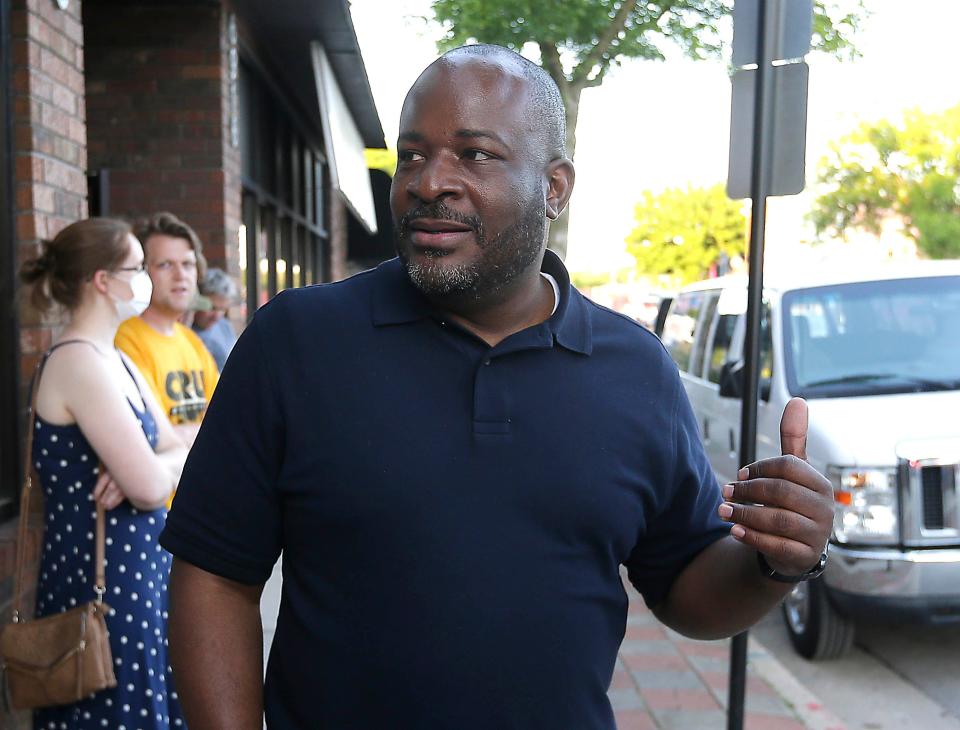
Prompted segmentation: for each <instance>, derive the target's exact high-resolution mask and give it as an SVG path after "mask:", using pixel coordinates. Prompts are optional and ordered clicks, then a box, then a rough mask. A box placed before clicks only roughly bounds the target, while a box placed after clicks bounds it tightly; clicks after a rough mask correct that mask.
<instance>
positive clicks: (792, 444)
mask: <svg viewBox="0 0 960 730" xmlns="http://www.w3.org/2000/svg"><path fill="white" fill-rule="evenodd" d="M780 453H782V454H784V455H786V454H792V455H793V456H798V457H800V458H801V459H803V460H804V461H806V460H807V402H806V401H805V400H804V399H803V398H791V399H790V402H789V403H787V407H786V408H784V409H783V416H782V417H781V418H780Z"/></svg>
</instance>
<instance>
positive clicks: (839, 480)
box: [827, 466, 900, 545]
mask: <svg viewBox="0 0 960 730" xmlns="http://www.w3.org/2000/svg"><path fill="white" fill-rule="evenodd" d="M827 476H828V477H829V478H830V481H831V482H833V499H834V512H833V536H834V539H835V540H836V541H837V542H840V543H866V544H871V545H889V544H892V543H895V542H897V535H898V524H897V523H898V515H899V513H900V510H899V505H898V503H897V499H898V495H897V472H896V470H895V469H864V468H859V467H855V468H847V467H835V466H834V467H828V468H827Z"/></svg>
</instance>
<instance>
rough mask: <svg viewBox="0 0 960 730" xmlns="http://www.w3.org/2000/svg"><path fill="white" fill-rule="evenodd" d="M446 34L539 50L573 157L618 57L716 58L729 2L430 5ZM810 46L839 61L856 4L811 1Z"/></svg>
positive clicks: (554, 244) (512, 0)
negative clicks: (585, 118) (587, 111)
mask: <svg viewBox="0 0 960 730" xmlns="http://www.w3.org/2000/svg"><path fill="white" fill-rule="evenodd" d="M432 7H433V12H434V16H435V18H436V20H437V21H439V22H440V23H441V24H443V26H444V27H445V28H446V35H445V36H444V38H443V39H442V40H441V41H440V44H439V45H440V50H447V49H449V48H453V47H456V46H459V45H463V44H466V43H470V42H473V41H479V42H481V43H496V44H498V45H501V46H507V47H508V48H512V49H514V50H516V51H520V50H521V49H522V48H523V46H524V45H525V44H527V43H534V44H536V45H537V47H538V48H539V50H540V64H541V65H542V66H543V68H544V69H546V71H547V72H548V73H549V74H550V76H551V77H552V78H553V80H554V81H556V82H557V86H559V87H560V93H561V94H562V95H563V100H564V103H565V104H566V109H567V140H566V142H567V155H568V156H569V157H570V158H571V159H572V158H573V156H574V153H575V152H576V147H577V142H576V129H577V118H578V116H579V113H580V95H581V94H582V92H583V90H584V89H587V88H589V87H591V86H599V85H600V84H602V83H603V80H604V77H605V76H606V75H607V72H608V71H609V70H610V69H611V68H612V67H613V66H615V65H617V64H619V63H621V62H622V60H623V59H625V58H640V59H648V60H663V59H664V48H665V47H666V46H667V45H668V44H670V43H673V44H675V45H677V46H679V48H680V49H681V50H682V51H683V52H684V53H685V54H686V55H687V56H689V57H691V58H694V59H706V58H717V57H719V55H720V51H721V41H720V35H719V32H718V26H719V25H720V21H721V19H722V18H723V17H724V16H726V15H728V14H729V13H730V11H731V10H732V8H733V0H647V1H646V2H639V0H434V2H433V3H432ZM814 7H815V9H814V24H813V28H814V37H813V45H814V48H817V49H818V50H822V51H826V52H828V53H832V54H834V55H837V56H840V57H844V56H850V55H854V54H855V49H854V47H853V46H852V45H851V39H852V37H853V35H854V34H855V33H856V31H857V29H858V28H859V26H860V24H861V21H862V19H863V17H864V14H865V11H864V9H863V0H817V2H816V3H815V6H814ZM566 238H567V214H566V213H564V215H563V216H561V218H560V220H558V221H557V222H556V223H554V224H553V226H551V231H550V239H551V240H550V246H551V248H553V249H554V250H557V251H559V252H560V253H561V255H562V254H564V253H565V252H566Z"/></svg>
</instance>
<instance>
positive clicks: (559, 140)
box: [410, 43, 566, 160]
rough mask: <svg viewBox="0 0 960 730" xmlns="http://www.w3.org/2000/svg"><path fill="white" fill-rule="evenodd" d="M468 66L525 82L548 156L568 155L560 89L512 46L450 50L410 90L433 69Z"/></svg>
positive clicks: (524, 86) (534, 118)
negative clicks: (478, 67)
mask: <svg viewBox="0 0 960 730" xmlns="http://www.w3.org/2000/svg"><path fill="white" fill-rule="evenodd" d="M466 66H481V67H485V68H486V69H487V70H489V71H490V72H496V73H500V74H502V75H503V76H505V77H508V78H509V77H512V78H513V80H515V81H520V82H522V87H523V89H524V90H525V91H526V97H527V98H526V101H527V104H529V107H530V113H529V117H528V119H530V120H531V122H532V123H533V127H534V128H535V129H536V131H537V132H538V133H539V135H540V137H541V138H542V146H543V149H544V152H545V154H546V157H547V159H548V160H556V159H560V158H562V157H564V156H565V155H566V115H565V112H564V106H563V97H561V96H560V89H558V88H557V84H556V83H555V82H554V80H553V79H552V78H550V75H549V74H548V73H547V72H546V71H544V70H543V69H542V68H540V66H538V65H537V64H535V63H534V62H533V61H531V60H530V59H528V58H524V57H523V56H521V55H520V54H519V53H515V52H514V51H511V50H510V49H509V48H504V47H503V46H495V45H490V44H486V43H482V44H474V45H469V46H460V47H459V48H454V49H453V50H450V51H447V52H446V53H444V54H443V55H442V56H440V58H438V59H437V60H436V61H434V62H433V63H432V64H430V65H429V66H428V67H427V68H426V69H425V70H424V72H423V73H422V74H421V75H420V78H418V79H417V81H416V82H415V83H414V85H413V87H412V88H411V90H410V91H411V93H413V92H414V91H415V90H416V88H417V86H418V85H419V84H420V83H421V81H422V80H425V77H427V76H428V75H429V74H430V72H431V71H432V70H437V69H438V68H443V67H446V68H448V69H450V70H453V69H459V68H462V67H466Z"/></svg>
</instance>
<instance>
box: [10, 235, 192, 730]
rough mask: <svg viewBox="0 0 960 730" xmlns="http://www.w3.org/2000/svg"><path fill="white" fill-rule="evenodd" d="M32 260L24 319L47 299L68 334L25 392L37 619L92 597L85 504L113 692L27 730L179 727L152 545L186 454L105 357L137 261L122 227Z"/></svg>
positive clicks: (126, 306)
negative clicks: (32, 410)
mask: <svg viewBox="0 0 960 730" xmlns="http://www.w3.org/2000/svg"><path fill="white" fill-rule="evenodd" d="M44 248H45V250H44V253H43V254H42V255H41V256H40V257H39V258H38V259H37V260H35V261H32V262H29V263H28V264H26V265H25V266H24V268H23V270H22V272H21V277H22V278H23V280H24V281H25V282H26V283H28V284H32V285H33V293H32V294H33V302H34V304H35V306H37V308H38V309H41V310H44V309H46V308H48V307H49V306H50V304H51V299H52V300H54V301H56V302H58V303H60V304H62V305H64V306H65V307H66V308H67V309H68V310H69V312H70V324H69V325H68V326H67V327H66V329H65V330H64V332H63V334H62V335H61V337H60V338H59V341H58V342H57V344H55V345H54V346H53V347H52V348H51V349H50V350H49V351H48V352H47V354H46V355H45V364H44V366H43V371H42V374H41V377H40V381H39V384H38V391H37V407H36V422H35V426H34V428H35V431H34V443H33V454H32V457H33V462H34V466H35V468H36V472H37V476H38V478H39V482H40V485H41V486H42V488H43V492H44V496H45V509H44V512H45V532H44V540H43V551H42V555H41V562H40V576H39V580H38V583H37V616H38V617H40V616H48V615H50V614H55V613H58V612H62V611H66V610H68V609H70V608H73V607H74V606H77V605H80V604H82V603H84V602H86V601H89V600H90V599H92V598H94V597H95V596H94V591H93V584H94V578H95V565H94V560H95V547H94V533H95V527H96V505H95V502H94V500H96V501H99V502H101V503H102V504H103V506H104V508H105V509H106V510H107V512H106V560H105V572H106V586H107V593H106V596H105V597H104V598H105V601H106V602H107V604H108V605H109V606H110V607H111V609H112V610H111V611H110V612H108V614H107V617H106V621H107V629H108V630H109V632H110V647H111V649H112V651H113V660H114V673H115V675H116V678H117V686H116V687H115V688H113V689H109V690H105V691H102V692H98V693H97V694H95V695H93V696H91V697H89V698H87V699H84V700H82V701H80V702H77V703H75V704H71V705H61V706H57V707H48V708H44V709H41V710H38V711H36V713H35V715H34V727H35V728H38V729H39V728H42V729H44V730H45V729H47V728H50V729H51V730H60V729H61V728H63V729H65V730H85V729H87V728H90V729H93V728H111V729H112V730H134V729H135V728H140V729H142V730H156V729H158V728H169V727H173V728H178V727H185V723H184V721H183V717H182V714H181V712H180V706H179V703H178V701H177V695H176V691H175V690H174V687H173V679H172V675H171V671H170V667H169V663H168V660H167V641H166V624H167V595H166V591H167V580H168V576H169V572H170V564H171V560H172V558H171V557H170V555H169V553H167V552H166V551H165V550H164V549H163V548H161V547H160V544H159V542H158V539H157V538H158V537H159V535H160V532H161V530H162V529H163V524H164V520H165V516H166V511H165V508H164V504H165V502H166V500H167V499H168V497H169V496H170V494H171V492H172V490H173V489H174V487H175V485H176V482H177V480H178V479H179V474H180V469H181V468H182V466H183V461H184V459H185V457H186V448H185V447H184V445H183V444H182V442H180V440H179V439H178V438H177V436H176V434H175V433H174V432H173V428H172V427H171V426H170V424H169V422H168V421H167V419H166V418H164V417H163V416H162V412H161V411H160V408H159V406H158V404H157V403H156V400H155V398H154V397H153V395H152V393H151V391H150V389H149V387H147V386H146V384H145V383H144V381H143V379H142V377H141V376H140V374H139V373H138V372H137V370H136V368H135V367H133V366H132V365H131V364H130V363H129V362H128V361H126V360H125V359H124V357H123V356H122V355H121V354H120V353H119V352H118V351H117V350H116V349H115V348H114V347H113V337H114V334H115V333H116V330H117V327H118V326H119V324H120V322H121V321H123V319H125V318H126V316H130V315H134V314H136V310H135V309H134V307H135V306H136V304H137V300H140V304H141V306H145V305H146V304H147V303H148V302H149V298H150V297H149V289H150V287H149V278H148V277H147V275H146V273H145V272H144V271H143V249H142V247H141V246H140V243H139V241H137V239H136V238H135V237H134V236H133V235H132V234H131V233H130V228H129V226H127V225H126V224H125V223H122V222H120V221H114V220H110V219H105V218H91V219H89V220H85V221H80V222H78V223H74V224H73V225H71V226H68V227H67V228H65V229H64V230H63V231H61V233H60V234H59V235H58V236H57V237H56V238H55V239H54V240H53V241H50V242H48V243H46V244H45V247H44ZM144 279H145V281H144ZM101 465H102V466H101Z"/></svg>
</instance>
